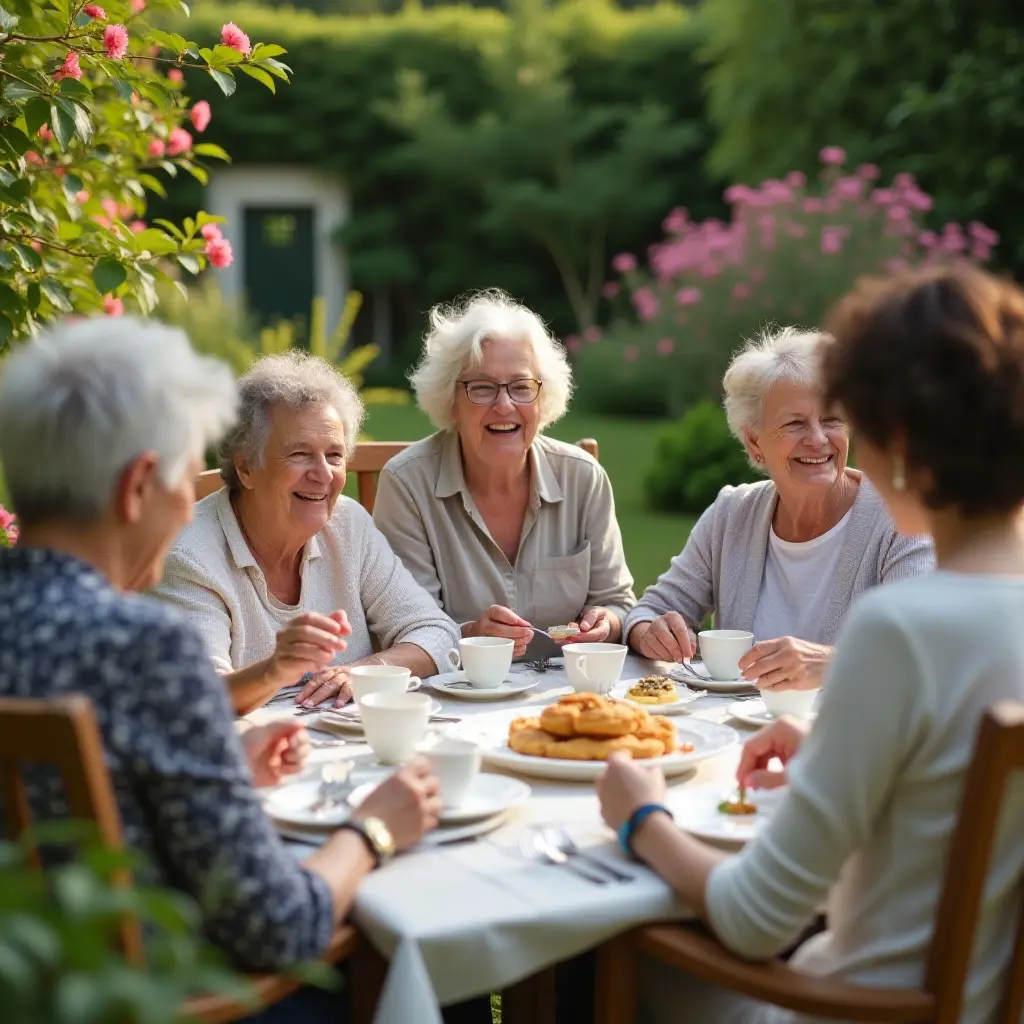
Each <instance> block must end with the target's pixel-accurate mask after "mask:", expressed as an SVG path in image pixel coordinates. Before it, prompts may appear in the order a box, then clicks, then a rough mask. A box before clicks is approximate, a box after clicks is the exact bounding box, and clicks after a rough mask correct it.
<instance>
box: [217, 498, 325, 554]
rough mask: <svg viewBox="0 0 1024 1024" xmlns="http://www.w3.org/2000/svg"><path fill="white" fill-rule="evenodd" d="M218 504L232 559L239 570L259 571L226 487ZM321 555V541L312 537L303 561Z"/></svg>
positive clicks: (221, 524) (218, 515)
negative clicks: (251, 569) (250, 569)
mask: <svg viewBox="0 0 1024 1024" xmlns="http://www.w3.org/2000/svg"><path fill="white" fill-rule="evenodd" d="M338 500H339V501H340V500H341V499H340V498H339V499H338ZM216 502H217V519H218V521H219V522H220V528H221V529H222V530H223V531H224V539H225V540H226V541H227V542H228V550H229V551H230V552H231V558H232V559H233V560H234V563H235V565H236V566H237V567H238V568H239V569H248V568H253V569H258V568H259V567H260V566H259V562H257V561H256V556H255V555H254V554H253V553H252V551H251V550H250V548H249V545H248V544H247V543H246V540H245V536H244V534H243V533H242V527H241V526H240V525H239V523H238V517H237V516H236V515H235V510H234V507H233V506H232V504H231V495H230V493H229V491H228V489H227V488H226V487H222V488H221V489H220V490H219V491H218V492H217V497H216ZM320 554H321V552H320V541H319V539H318V538H317V537H315V536H314V537H311V538H310V539H309V542H308V543H307V544H306V550H305V551H304V552H303V555H302V559H303V561H304V562H307V561H309V560H310V559H313V558H319V557H320Z"/></svg>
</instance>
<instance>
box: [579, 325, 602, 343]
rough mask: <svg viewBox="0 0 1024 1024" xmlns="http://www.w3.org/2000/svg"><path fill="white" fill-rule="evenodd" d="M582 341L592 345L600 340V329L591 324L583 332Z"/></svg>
mask: <svg viewBox="0 0 1024 1024" xmlns="http://www.w3.org/2000/svg"><path fill="white" fill-rule="evenodd" d="M583 340H584V341H589V342H590V343H591V344H593V343H594V342H595V341H600V340H601V328H600V327H598V326H596V325H594V324H592V325H591V326H590V327H588V328H587V329H586V330H585V331H584V332H583Z"/></svg>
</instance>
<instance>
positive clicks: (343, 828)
mask: <svg viewBox="0 0 1024 1024" xmlns="http://www.w3.org/2000/svg"><path fill="white" fill-rule="evenodd" d="M337 830H338V831H339V832H355V834H356V835H357V836H359V838H360V839H362V841H363V842H364V843H365V844H366V848H367V850H369V851H370V856H371V857H373V866H374V867H375V868H379V867H380V866H381V863H382V861H383V859H384V858H383V855H382V853H381V850H380V848H379V847H378V846H377V844H376V843H375V842H374V840H373V836H371V835H370V833H369V832H367V830H366V829H365V828H363V826H362V824H361V823H360V822H358V821H343V822H342V823H341V824H340V825H339V826H338V829H337Z"/></svg>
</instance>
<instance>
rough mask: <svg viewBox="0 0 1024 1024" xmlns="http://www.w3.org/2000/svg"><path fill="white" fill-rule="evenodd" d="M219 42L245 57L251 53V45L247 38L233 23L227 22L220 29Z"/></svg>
mask: <svg viewBox="0 0 1024 1024" xmlns="http://www.w3.org/2000/svg"><path fill="white" fill-rule="evenodd" d="M220 41H221V43H223V44H224V45H225V46H230V47H231V49H232V50H237V51H238V52H239V53H241V54H244V55H245V56H246V57H248V56H249V54H250V53H251V52H252V43H250V42H249V37H248V36H247V35H246V34H245V33H244V32H243V31H242V30H241V29H240V28H239V27H238V26H237V25H236V24H235V23H234V22H233V21H229V22H228V23H227V24H226V25H224V26H223V27H222V28H221V30H220Z"/></svg>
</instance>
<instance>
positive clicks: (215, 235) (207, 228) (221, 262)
mask: <svg viewBox="0 0 1024 1024" xmlns="http://www.w3.org/2000/svg"><path fill="white" fill-rule="evenodd" d="M199 233H200V234H201V235H202V236H203V238H205V239H206V249H205V250H204V251H205V253H206V258H207V259H208V260H209V261H210V266H211V267H216V268H217V269H218V270H223V269H224V268H225V267H230V266H231V264H232V262H233V261H234V258H235V254H234V253H233V252H232V251H231V243H230V242H229V241H228V240H227V239H226V238H225V237H224V236H223V235H222V234H221V230H220V228H219V227H218V226H217V225H216V224H204V225H203V226H202V227H201V228H200V229H199Z"/></svg>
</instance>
